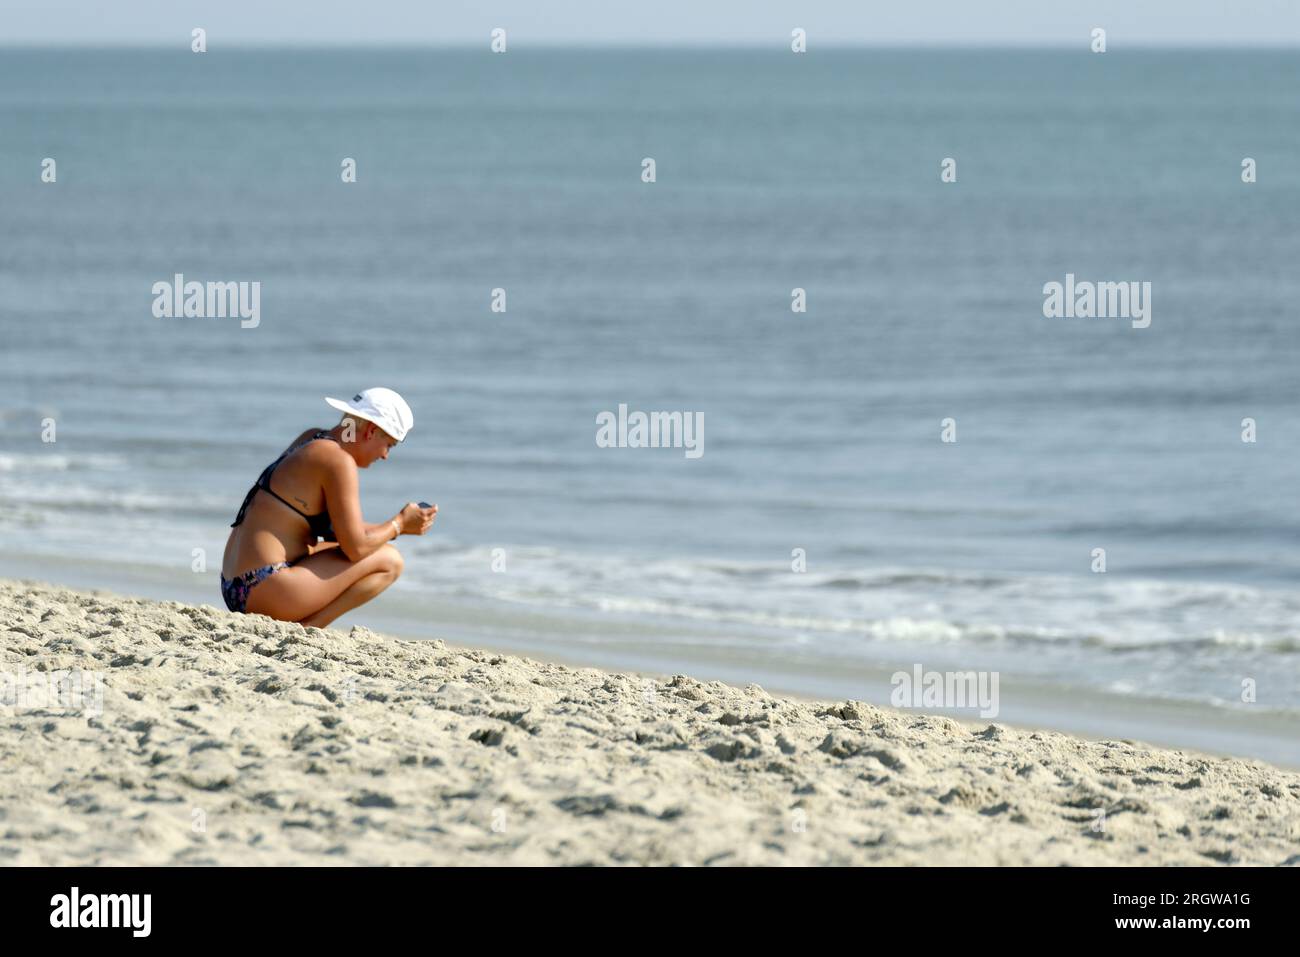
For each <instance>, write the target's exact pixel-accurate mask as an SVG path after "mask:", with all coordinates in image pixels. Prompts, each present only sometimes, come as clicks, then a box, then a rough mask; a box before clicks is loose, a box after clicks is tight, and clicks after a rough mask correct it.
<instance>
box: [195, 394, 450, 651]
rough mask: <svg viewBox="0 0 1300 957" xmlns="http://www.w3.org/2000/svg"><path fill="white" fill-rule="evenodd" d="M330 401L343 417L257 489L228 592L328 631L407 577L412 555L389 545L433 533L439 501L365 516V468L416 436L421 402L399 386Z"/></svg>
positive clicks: (242, 516)
mask: <svg viewBox="0 0 1300 957" xmlns="http://www.w3.org/2000/svg"><path fill="white" fill-rule="evenodd" d="M325 401H326V402H328V403H329V404H330V405H331V406H333V407H334V408H336V409H339V410H340V411H342V412H343V419H342V420H341V421H340V422H339V424H338V425H336V426H334V428H332V429H328V430H326V429H308V430H307V431H306V432H304V433H303V434H302V435H300V436H298V438H296V439H294V440H293V442H292V443H291V444H290V445H289V447H288V448H287V449H285V450H284V452H283V453H281V455H280V457H279V458H278V459H276V460H275V461H274V462H272V463H271V464H270V465H268V466H267V467H266V469H265V470H264V471H263V472H262V474H261V475H260V476H259V477H258V479H257V483H256V484H255V485H254V486H253V487H252V488H251V489H249V490H248V495H246V496H245V497H244V504H243V505H241V506H240V507H239V514H238V515H236V516H235V520H234V521H233V522H232V523H231V525H230V527H231V528H232V529H233V531H232V532H231V533H230V538H229V540H228V541H227V542H226V552H225V556H224V557H223V558H222V560H221V597H222V598H224V599H225V600H226V607H227V608H229V609H230V610H231V611H238V612H248V613H249V614H258V615H269V616H270V617H272V618H278V619H280V620H281V621H297V622H301V623H302V624H304V625H315V626H316V627H317V628H324V627H325V626H326V625H328V624H329V623H330V622H332V621H333V620H334V619H335V618H337V617H339V615H342V614H343V613H344V612H348V611H351V610H352V609H353V608H356V607H357V606H358V605H361V604H364V603H365V602H368V601H369V600H370V599H372V598H374V597H375V596H376V595H378V594H379V593H380V592H381V591H383V590H384V589H385V588H387V587H388V586H389V585H391V584H392V583H393V582H395V581H397V576H398V575H400V574H401V573H402V555H401V553H400V552H399V551H398V550H397V549H396V548H394V547H393V546H392V545H390V544H388V543H389V542H391V541H392V540H393V539H395V538H397V537H398V536H399V535H423V534H424V533H425V532H427V531H428V530H429V526H431V525H432V524H433V519H434V516H435V515H436V514H437V512H438V506H437V505H431V506H428V507H421V506H420V505H416V504H415V503H414V502H410V503H408V504H407V505H406V506H405V507H404V508H403V509H402V510H401V511H400V512H398V513H397V514H396V515H395V516H393V518H391V519H389V520H388V521H386V522H380V523H379V524H377V525H368V524H366V522H365V521H364V520H363V519H362V517H361V500H360V498H359V497H358V495H357V469H364V468H369V467H370V464H371V463H372V462H374V461H375V460H376V459H386V458H388V450H389V449H391V448H392V447H393V446H394V445H396V444H397V443H398V442H400V441H402V439H404V438H406V434H407V432H409V431H410V430H411V426H412V424H413V423H414V417H413V416H412V415H411V407H410V406H409V405H407V404H406V402H405V401H404V400H403V399H402V397H401V396H400V395H398V394H397V393H396V392H394V391H393V390H392V389H366V391H364V392H359V393H357V394H356V395H354V396H353V397H352V401H351V402H344V401H343V400H341V399H330V398H327V399H326V400H325ZM259 493H261V494H259ZM331 526H332V527H331ZM318 538H323V539H325V541H323V542H319V543H318V542H317V539H318Z"/></svg>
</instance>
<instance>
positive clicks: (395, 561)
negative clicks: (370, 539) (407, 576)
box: [380, 545, 406, 580]
mask: <svg viewBox="0 0 1300 957" xmlns="http://www.w3.org/2000/svg"><path fill="white" fill-rule="evenodd" d="M380 552H381V553H382V554H383V565H384V569H385V570H386V571H387V572H388V573H389V574H390V575H392V576H393V579H394V580H396V579H397V577H398V576H399V575H401V574H402V569H403V568H404V567H405V566H406V559H404V558H402V553H401V552H399V551H398V550H397V549H396V548H394V547H393V546H392V545H385V546H384V547H383V548H382V549H380Z"/></svg>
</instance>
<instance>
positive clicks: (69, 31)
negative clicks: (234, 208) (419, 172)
mask: <svg viewBox="0 0 1300 957" xmlns="http://www.w3.org/2000/svg"><path fill="white" fill-rule="evenodd" d="M0 6H3V7H4V12H3V18H2V19H0V43H11V44H12V43H39V44H65V43H70V44H95V43H104V44H149V45H154V44H163V45H180V46H181V47H184V48H188V45H189V32H190V30H191V29H192V28H193V27H196V26H201V27H204V28H205V29H206V30H207V31H208V43H209V49H210V50H211V49H213V48H216V47H219V46H220V44H222V43H230V44H248V43H295V44H334V43H388V42H400V43H416V44H465V43H483V44H486V43H487V36H488V32H489V31H490V30H491V29H492V28H493V27H504V28H505V29H506V31H507V34H508V37H509V40H510V43H511V45H512V46H516V47H517V46H519V45H528V44H564V43H571V44H599V43H653V44H665V43H692V44H710V45H727V44H745V45H754V44H767V43H781V44H784V43H787V42H788V38H789V35H790V30H791V28H793V27H796V26H798V27H803V28H804V29H806V30H807V31H808V36H809V48H810V50H813V49H815V48H816V46H817V45H818V44H823V45H827V46H831V45H840V44H932V43H933V44H980V45H999V44H1007V45H1016V46H1020V45H1044V46H1061V45H1079V44H1086V42H1087V37H1088V33H1089V31H1090V30H1091V29H1092V28H1093V27H1098V26H1100V27H1105V28H1106V32H1107V40H1108V46H1109V48H1110V49H1114V50H1118V49H1121V48H1123V47H1124V46H1140V45H1165V44H1174V45H1216V46H1217V45H1232V46H1243V45H1255V44H1261V43H1263V44H1270V45H1277V44H1283V45H1287V46H1300V0H1086V2H1083V0H797V2H777V0H507V2H491V0H358V2H349V0H0Z"/></svg>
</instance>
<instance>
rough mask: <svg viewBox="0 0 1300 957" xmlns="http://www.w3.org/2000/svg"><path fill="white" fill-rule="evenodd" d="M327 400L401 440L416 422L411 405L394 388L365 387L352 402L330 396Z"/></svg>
mask: <svg viewBox="0 0 1300 957" xmlns="http://www.w3.org/2000/svg"><path fill="white" fill-rule="evenodd" d="M325 401H326V402H328V403H329V404H330V405H332V406H333V407H334V408H336V409H338V410H339V411H340V412H347V413H349V414H350V415H355V416H356V417H357V418H358V419H365V420H366V421H367V422H373V423H375V425H377V426H379V427H380V428H381V429H383V430H384V431H385V432H387V433H388V434H389V435H391V436H392V437H393V438H395V439H397V441H399V442H400V441H402V439H404V438H406V433H407V432H409V431H411V426H413V425H414V424H415V416H413V415H412V414H411V407H410V406H409V405H407V404H406V400H405V399H403V398H402V397H401V396H400V395H398V394H397V393H396V392H394V391H393V390H392V389H378V388H377V389H365V390H363V391H361V392H358V393H357V394H356V395H354V396H353V397H352V401H351V402H345V401H343V400H342V399H331V398H330V397H329V396H326V397H325Z"/></svg>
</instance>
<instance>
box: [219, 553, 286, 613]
mask: <svg viewBox="0 0 1300 957" xmlns="http://www.w3.org/2000/svg"><path fill="white" fill-rule="evenodd" d="M288 567H289V563H288V562H276V563H275V564H274V565H263V566H262V567H261V568H254V569H253V570H252V571H251V572H244V574H242V575H236V576H235V577H234V578H227V577H226V576H225V575H222V576H221V597H222V598H224V599H225V600H226V607H227V608H229V609H230V610H231V611H238V612H243V611H244V610H245V609H246V608H247V607H248V593H249V592H251V591H252V590H253V586H254V585H257V584H259V583H260V582H262V581H263V580H265V579H267V578H270V577H271V576H272V575H274V574H275V573H276V572H278V571H279V570H280V569H282V568H288Z"/></svg>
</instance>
